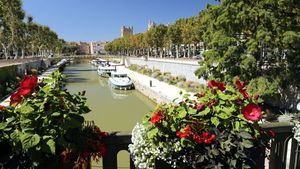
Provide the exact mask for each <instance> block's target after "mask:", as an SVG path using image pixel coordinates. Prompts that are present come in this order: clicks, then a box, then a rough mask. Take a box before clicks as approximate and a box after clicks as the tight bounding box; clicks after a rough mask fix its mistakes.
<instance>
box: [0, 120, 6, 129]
mask: <svg viewBox="0 0 300 169" xmlns="http://www.w3.org/2000/svg"><path fill="white" fill-rule="evenodd" d="M6 127H7V123H5V122H3V123H0V130H3V129H5V128H6Z"/></svg>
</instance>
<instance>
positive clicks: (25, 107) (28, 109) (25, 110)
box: [18, 104, 34, 114]
mask: <svg viewBox="0 0 300 169" xmlns="http://www.w3.org/2000/svg"><path fill="white" fill-rule="evenodd" d="M18 111H19V112H21V113H22V114H28V113H32V112H33V111H34V108H32V107H31V106H30V105H29V104H23V105H21V107H20V108H18Z"/></svg>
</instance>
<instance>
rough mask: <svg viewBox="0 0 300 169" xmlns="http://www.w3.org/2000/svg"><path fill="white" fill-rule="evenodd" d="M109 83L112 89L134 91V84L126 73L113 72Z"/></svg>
mask: <svg viewBox="0 0 300 169" xmlns="http://www.w3.org/2000/svg"><path fill="white" fill-rule="evenodd" d="M109 83H110V85H111V87H112V88H115V89H120V90H130V89H134V84H133V82H132V80H131V79H130V77H128V76H127V74H126V73H121V72H112V73H111V76H110V78H109Z"/></svg>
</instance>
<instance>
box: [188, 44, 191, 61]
mask: <svg viewBox="0 0 300 169" xmlns="http://www.w3.org/2000/svg"><path fill="white" fill-rule="evenodd" d="M187 54H188V58H190V57H191V45H190V44H188V53H187Z"/></svg>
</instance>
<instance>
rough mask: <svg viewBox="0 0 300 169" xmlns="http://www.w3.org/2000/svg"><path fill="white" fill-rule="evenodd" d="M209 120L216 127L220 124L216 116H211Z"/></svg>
mask: <svg viewBox="0 0 300 169" xmlns="http://www.w3.org/2000/svg"><path fill="white" fill-rule="evenodd" d="M210 120H211V122H212V123H213V124H214V125H215V126H216V127H218V125H219V124H220V121H219V119H218V117H212V118H211V119H210Z"/></svg>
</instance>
